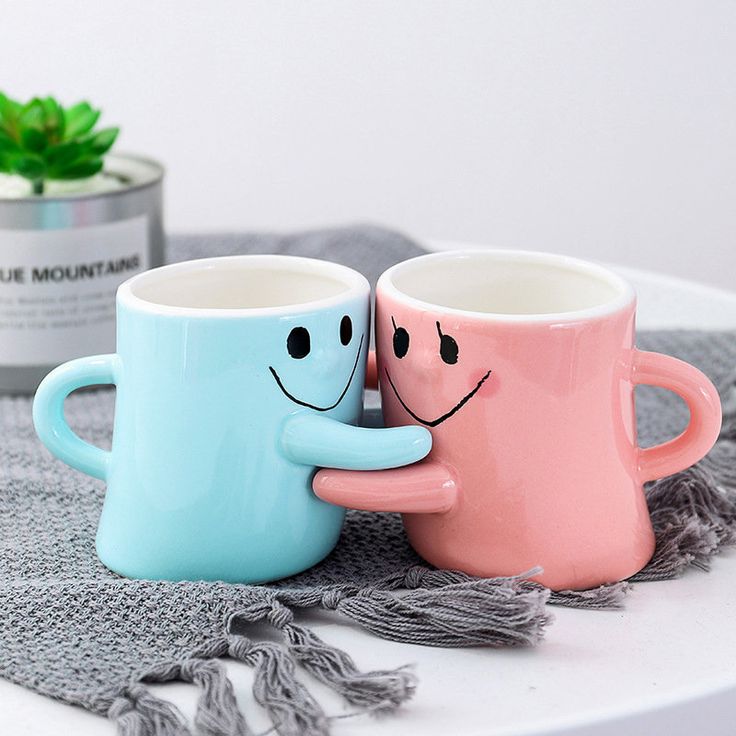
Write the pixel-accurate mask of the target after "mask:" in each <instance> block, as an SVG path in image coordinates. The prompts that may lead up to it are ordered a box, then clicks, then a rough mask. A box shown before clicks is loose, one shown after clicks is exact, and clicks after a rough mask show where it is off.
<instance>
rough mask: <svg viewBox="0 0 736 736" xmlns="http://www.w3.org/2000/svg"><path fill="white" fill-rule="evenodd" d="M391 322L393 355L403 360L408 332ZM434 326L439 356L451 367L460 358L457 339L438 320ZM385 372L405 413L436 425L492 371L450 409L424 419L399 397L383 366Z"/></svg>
mask: <svg viewBox="0 0 736 736" xmlns="http://www.w3.org/2000/svg"><path fill="white" fill-rule="evenodd" d="M391 324H392V326H393V339H392V347H393V351H394V355H395V356H396V358H397V359H399V360H403V359H404V358H405V357H406V356H407V354H409V352H410V349H411V336H410V335H409V332H408V330H407V329H406V328H404V327H402V326H400V325H397V324H396V320H395V319H394V317H393V316H392V317H391ZM435 326H436V328H437V335H438V343H437V352H438V355H439V358H440V359H441V360H442V362H443V363H444V364H445V365H447V366H450V369H451V367H452V366H456V365H457V364H458V361H459V360H460V347H459V346H458V344H457V341H456V340H455V338H454V337H452V336H451V335H448V334H446V333H445V332H443V330H442V325H441V324H440V322H439V320H438V321H436V322H435ZM385 373H386V379H387V380H388V384H389V386H391V389H392V390H393V392H394V394H395V395H396V398H397V400H398V401H399V403H400V404H401V406H402V407H403V408H404V410H405V411H406V412H407V414H409V416H411V417H412V418H413V419H415V420H416V421H417V422H419V423H420V424H423V425H425V426H426V427H437V426H438V425H440V424H442V422H444V421H446V420H447V419H449V418H450V417H451V416H453V415H454V414H456V413H457V412H459V411H460V409H462V408H463V407H464V406H465V405H466V404H467V403H468V402H469V401H470V400H471V399H472V398H473V397H474V396H475V395H476V394H477V393H478V391H480V388H481V386H483V384H484V383H485V382H486V381H487V380H488V378H489V377H490V375H491V373H492V371H491V370H490V369H489V370H487V371H486V372H485V374H484V375H483V377H482V378H481V379H480V380H479V381H478V383H477V384H476V385H475V387H474V388H472V389H471V390H470V391H469V392H468V393H467V394H465V395H464V396H463V397H462V398H461V399H460V400H459V401H458V402H457V403H456V404H455V405H454V406H453V407H452V408H451V409H449V410H448V411H446V412H444V413H443V414H441V415H440V416H438V417H436V418H435V419H425V418H423V417H420V416H419V415H418V414H417V413H416V412H414V411H413V410H412V409H411V408H410V407H409V406H408V405H407V403H406V402H405V401H404V399H403V398H402V397H401V394H400V393H399V390H398V389H397V388H396V384H394V382H393V379H392V378H391V374H390V372H389V370H388V367H386V368H385Z"/></svg>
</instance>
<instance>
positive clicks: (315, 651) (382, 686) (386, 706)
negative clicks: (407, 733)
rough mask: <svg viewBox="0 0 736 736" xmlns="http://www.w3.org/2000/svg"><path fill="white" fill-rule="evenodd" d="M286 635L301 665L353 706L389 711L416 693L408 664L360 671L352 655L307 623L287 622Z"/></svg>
mask: <svg viewBox="0 0 736 736" xmlns="http://www.w3.org/2000/svg"><path fill="white" fill-rule="evenodd" d="M284 634H285V636H286V639H287V641H288V643H289V651H290V652H291V653H292V654H293V655H294V657H295V658H296V660H297V661H298V662H299V664H301V665H302V667H304V668H305V669H306V670H307V671H308V672H309V673H310V674H311V675H313V676H314V677H316V678H317V679H318V680H319V681H320V682H323V683H324V684H325V685H327V686H328V687H331V688H332V689H333V690H335V692H337V693H339V694H340V695H341V696H342V697H343V698H345V700H347V701H348V702H349V703H351V704H352V705H355V706H357V707H359V708H362V709H365V710H370V711H374V712H390V711H392V710H395V709H396V708H397V707H398V706H400V705H401V704H402V703H404V702H405V701H407V700H409V699H410V698H411V697H412V696H413V695H414V691H415V689H416V682H417V678H416V675H415V674H414V673H413V672H412V671H411V670H409V669H408V668H407V667H399V668H397V669H394V670H374V671H371V672H361V671H360V670H359V669H358V668H357V667H356V666H355V663H354V662H353V660H352V658H351V657H350V655H348V654H347V653H346V652H343V651H342V650H341V649H338V648H337V647H333V646H332V645H330V644H327V643H326V642H324V641H323V640H322V639H320V637H319V636H317V634H315V633H314V632H313V631H311V630H310V629H308V628H307V627H305V626H299V625H298V624H293V623H292V624H288V625H287V626H285V627H284Z"/></svg>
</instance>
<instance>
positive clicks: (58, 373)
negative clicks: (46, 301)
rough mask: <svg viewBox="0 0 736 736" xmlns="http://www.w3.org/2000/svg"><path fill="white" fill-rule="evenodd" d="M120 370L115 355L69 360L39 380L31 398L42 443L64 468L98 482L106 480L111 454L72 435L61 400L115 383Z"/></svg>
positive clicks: (34, 419) (34, 422)
mask: <svg viewBox="0 0 736 736" xmlns="http://www.w3.org/2000/svg"><path fill="white" fill-rule="evenodd" d="M119 371H120V359H119V358H118V356H117V355H115V354H112V355H91V356H89V357H87V358H78V359H77V360H70V361H69V362H68V363H64V364H62V365H60V366H59V367H58V368H54V370H53V371H51V373H49V374H48V375H47V376H46V378H44V379H43V381H41V385H40V386H39V387H38V390H37V391H36V396H35V398H34V399H33V424H34V425H35V427H36V434H38V436H39V439H40V440H41V442H43V444H44V445H46V447H47V448H48V449H49V450H50V451H51V452H52V454H54V455H56V457H58V458H59V459H60V460H63V461H64V462H65V463H66V464H67V465H71V466H72V467H73V468H76V469H77V470H81V471H82V472H83V473H87V475H91V476H93V477H94V478H100V479H101V480H105V479H106V478H107V470H108V467H109V465H110V453H109V452H108V451H107V450H102V449H100V448H99V447H95V446H94V445H91V444H90V443H89V442H85V441H84V440H83V439H81V438H80V437H78V436H77V435H76V434H74V432H72V430H71V428H70V427H69V425H68V424H67V423H66V419H65V417H64V400H65V399H66V397H67V396H68V395H69V394H70V393H71V392H72V391H75V390H76V389H78V388H83V387H84V386H95V385H98V384H115V383H117V381H118V376H119Z"/></svg>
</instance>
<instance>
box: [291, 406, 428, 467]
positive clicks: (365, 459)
mask: <svg viewBox="0 0 736 736" xmlns="http://www.w3.org/2000/svg"><path fill="white" fill-rule="evenodd" d="M281 448H282V450H283V452H284V454H285V455H286V457H287V458H288V459H289V460H291V461H292V462H295V463H300V464H301V465H315V466H317V467H323V468H342V469H345V470H379V469H383V468H396V467H399V466H400V465H408V464H409V463H415V462H417V461H418V460H421V459H422V458H423V457H425V456H426V455H427V453H428V452H429V451H430V450H431V449H432V435H431V434H430V433H429V432H428V431H427V430H426V429H425V428H424V427H414V426H412V427H392V428H391V429H367V428H364V427H354V426H352V425H351V424H343V423H342V422H338V421H337V420H335V419H330V417H323V416H317V415H316V414H308V413H302V414H298V415H296V416H292V417H290V418H289V419H287V420H286V422H285V424H284V428H283V432H282V434H281Z"/></svg>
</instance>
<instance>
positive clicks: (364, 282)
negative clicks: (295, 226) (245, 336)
mask: <svg viewBox="0 0 736 736" xmlns="http://www.w3.org/2000/svg"><path fill="white" fill-rule="evenodd" d="M287 263H288V264H290V265H291V266H293V267H295V270H301V271H302V272H303V273H307V274H317V275H320V276H323V277H327V278H332V279H335V280H337V281H340V282H342V283H343V284H344V285H345V287H346V288H345V290H344V291H341V292H340V293H338V294H333V295H331V296H325V297H321V298H318V299H311V300H309V301H303V302H294V303H290V304H282V305H278V306H271V307H225V308H219V307H190V306H174V305H171V304H161V303H159V302H154V301H150V300H148V299H144V298H142V297H141V296H138V295H137V294H135V293H134V289H135V288H136V287H137V286H141V285H144V284H145V283H146V282H148V281H152V282H155V280H156V279H158V278H159V277H161V276H162V275H172V274H178V273H191V272H192V271H197V270H210V269H214V268H216V267H220V266H228V265H234V266H239V267H241V268H242V267H243V265H247V264H252V265H256V264H257V265H258V266H260V267H265V268H268V267H269V266H272V267H273V266H276V267H283V266H284V264H287ZM370 290H371V287H370V284H369V283H368V279H366V277H365V276H363V274H361V273H360V272H358V271H356V270H355V269H353V268H350V267H349V266H343V265H342V264H340V263H334V262H332V261H326V260H323V259H321V258H309V257H307V256H293V255H289V254H282V253H247V254H241V255H233V256H212V257H209V258H194V259H190V260H187V261H179V262H177V263H169V264H166V265H164V266H159V267H157V268H152V269H149V270H147V271H142V272H141V273H138V274H136V275H135V276H131V277H130V278H129V279H127V280H126V281H124V282H123V283H122V284H120V286H119V287H118V289H117V295H116V302H117V304H118V306H124V307H126V308H128V309H131V310H135V311H139V312H148V313H150V314H160V315H167V316H172V317H202V318H210V319H212V318H218V317H221V318H229V319H232V318H241V319H242V318H246V317H257V316H286V315H291V314H294V313H297V312H303V311H308V310H314V309H329V308H331V307H335V306H338V305H340V304H343V303H344V302H345V301H347V300H348V299H350V298H354V297H355V296H356V294H365V295H370Z"/></svg>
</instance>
